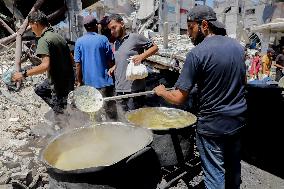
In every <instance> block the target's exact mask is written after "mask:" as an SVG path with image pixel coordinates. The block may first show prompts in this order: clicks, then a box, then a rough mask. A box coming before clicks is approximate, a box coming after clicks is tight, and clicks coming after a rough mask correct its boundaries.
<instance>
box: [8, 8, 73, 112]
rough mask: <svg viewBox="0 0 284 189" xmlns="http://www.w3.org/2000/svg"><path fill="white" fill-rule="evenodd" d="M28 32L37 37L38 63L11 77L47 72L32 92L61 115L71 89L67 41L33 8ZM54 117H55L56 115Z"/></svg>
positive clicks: (29, 18) (71, 76) (71, 68)
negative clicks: (44, 78) (39, 61)
mask: <svg viewBox="0 0 284 189" xmlns="http://www.w3.org/2000/svg"><path fill="white" fill-rule="evenodd" d="M28 22H29V25H30V27H31V28H32V31H33V32H34V33H35V35H36V36H37V37H39V40H38V44H37V48H36V55H37V56H38V57H40V58H41V63H40V65H38V66H35V67H33V68H32V69H29V70H23V71H22V73H19V72H17V73H15V74H14V76H13V80H15V81H19V80H22V79H23V78H25V77H28V76H32V75H38V74H42V73H45V72H47V73H48V79H47V80H45V81H44V82H43V83H42V84H40V85H38V86H37V87H36V89H35V93H36V94H37V95H38V96H40V97H41V98H42V99H43V100H44V101H45V102H46V103H47V104H48V105H49V106H50V107H51V108H52V109H53V111H54V112H55V114H56V115H58V114H62V113H63V111H64V109H65V108H66V105H67V97H68V94H69V92H70V91H72V90H73V89H74V80H75V79H74V71H73V65H72V60H71V56H70V55H71V54H70V50H69V47H68V45H67V42H66V41H65V40H64V38H63V37H61V36H60V35H59V34H57V33H55V32H54V31H53V29H52V27H50V26H49V23H48V20H47V17H46V15H45V14H44V13H43V12H41V11H35V12H33V13H31V14H29V16H28ZM56 117H58V116H56Z"/></svg>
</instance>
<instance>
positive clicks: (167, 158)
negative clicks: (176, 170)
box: [126, 107, 197, 166]
mask: <svg viewBox="0 0 284 189" xmlns="http://www.w3.org/2000/svg"><path fill="white" fill-rule="evenodd" d="M126 119H127V120H128V121H129V122H130V123H133V124H135V125H136V126H138V127H144V128H147V129H150V130H152V131H153V132H154V140H153V142H152V144H151V147H152V148H153V149H154V150H155V152H156V153H157V155H158V158H159V161H160V164H161V165H162V166H172V165H177V164H182V163H184V161H187V160H190V159H192V158H193V157H194V135H195V128H194V127H193V126H194V124H195V123H196V121H197V117H196V116H195V115H193V114H191V113H189V112H186V111H183V110H180V109H175V108H167V107H146V108H140V109H137V110H133V111H130V112H127V113H126ZM153 124H154V125H153Z"/></svg>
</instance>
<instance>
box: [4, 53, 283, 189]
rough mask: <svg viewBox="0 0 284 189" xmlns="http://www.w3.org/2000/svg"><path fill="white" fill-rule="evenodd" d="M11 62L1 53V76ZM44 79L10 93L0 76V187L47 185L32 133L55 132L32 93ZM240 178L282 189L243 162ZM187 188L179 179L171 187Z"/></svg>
mask: <svg viewBox="0 0 284 189" xmlns="http://www.w3.org/2000/svg"><path fill="white" fill-rule="evenodd" d="M13 63H14V49H11V50H10V51H7V52H6V53H1V54H0V77H2V73H3V71H5V70H6V69H8V68H9V67H12V66H13ZM25 65H30V64H29V62H27V63H25V64H24V66H25ZM44 79H45V76H44V75H39V76H33V77H30V78H28V79H27V80H26V81H24V83H23V87H22V89H21V90H20V91H19V92H9V91H8V90H7V88H6V86H5V84H4V83H3V82H2V80H1V79H0V189H4V188H13V187H12V183H13V184H14V185H15V186H16V187H18V188H28V187H29V188H41V189H43V188H50V187H49V186H50V185H49V178H48V175H47V173H46V169H45V167H44V166H43V165H42V164H41V162H40V160H39V158H38V156H39V152H40V150H41V147H43V146H44V145H45V144H46V142H45V141H44V140H39V139H38V138H37V137H35V136H34V135H41V136H42V135H44V134H45V135H52V134H54V133H56V131H54V128H52V127H51V126H50V119H52V113H51V111H50V108H49V107H48V106H47V104H46V103H45V102H44V101H42V100H41V99H40V97H38V96H37V95H36V94H35V93H34V85H35V84H37V83H39V82H40V81H43V80H44ZM85 116H86V115H83V114H82V115H81V114H74V115H72V116H71V117H70V120H69V123H72V127H80V126H81V123H80V122H79V121H78V120H82V119H83V120H84V119H85V120H86V117H85ZM87 118H88V116H87ZM63 119H64V118H63ZM57 129H59V128H58V127H57ZM242 181H243V183H242V186H241V188H242V189H279V188H284V180H283V179H281V178H279V177H276V176H274V175H272V174H270V173H267V172H265V171H263V170H260V169H258V168H256V167H254V166H251V165H249V164H247V163H245V162H242ZM200 182H201V176H200V175H197V176H196V177H195V178H194V179H192V181H190V183H189V186H192V187H193V188H194V186H196V185H198V183H200ZM85 188H86V187H85ZM187 188H188V187H187V185H186V183H185V182H184V181H183V180H182V179H181V180H179V181H178V182H177V184H176V185H175V186H172V187H171V189H187Z"/></svg>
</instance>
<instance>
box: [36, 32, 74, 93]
mask: <svg viewBox="0 0 284 189" xmlns="http://www.w3.org/2000/svg"><path fill="white" fill-rule="evenodd" d="M36 54H37V56H42V55H48V56H49V57H50V67H49V71H48V74H49V79H50V84H51V86H52V89H53V91H54V92H55V93H56V95H57V96H67V95H68V93H69V92H70V90H73V87H74V71H73V66H72V63H71V57H70V50H69V47H68V45H67V42H66V41H65V39H64V38H63V37H61V36H60V35H59V34H57V33H54V32H53V29H52V28H51V27H49V28H47V29H46V30H44V31H43V33H42V35H41V37H40V38H39V40H38V44H37V49H36Z"/></svg>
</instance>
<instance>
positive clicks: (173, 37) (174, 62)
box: [148, 33, 194, 70]
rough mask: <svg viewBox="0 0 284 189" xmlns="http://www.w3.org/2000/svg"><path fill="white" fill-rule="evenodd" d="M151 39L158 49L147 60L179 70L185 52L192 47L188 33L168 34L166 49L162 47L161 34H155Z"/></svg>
mask: <svg viewBox="0 0 284 189" xmlns="http://www.w3.org/2000/svg"><path fill="white" fill-rule="evenodd" d="M152 39H153V41H154V42H155V43H156V44H157V45H158V47H159V51H158V53H157V54H156V55H153V56H151V57H149V58H148V60H149V61H152V62H155V63H158V64H161V65H163V66H166V67H169V68H171V69H177V70H181V68H182V65H183V63H184V61H185V58H186V54H187V53H188V52H189V51H190V50H191V49H192V48H193V47H194V45H193V44H192V43H191V41H190V39H189V37H188V35H177V34H174V33H171V34H169V37H168V40H169V42H168V48H167V49H165V48H164V40H163V39H164V38H163V36H162V35H156V36H154V37H153V38H152Z"/></svg>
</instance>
